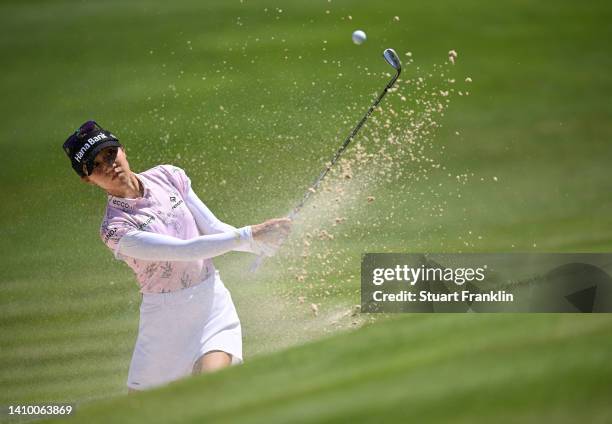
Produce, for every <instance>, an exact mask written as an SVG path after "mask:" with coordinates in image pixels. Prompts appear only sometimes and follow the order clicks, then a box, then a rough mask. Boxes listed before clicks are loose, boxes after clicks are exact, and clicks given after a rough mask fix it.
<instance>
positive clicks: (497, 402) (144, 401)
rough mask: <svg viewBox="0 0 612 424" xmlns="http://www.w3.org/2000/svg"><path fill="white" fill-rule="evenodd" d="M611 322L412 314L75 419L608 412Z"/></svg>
mask: <svg viewBox="0 0 612 424" xmlns="http://www.w3.org/2000/svg"><path fill="white" fill-rule="evenodd" d="M610 324H612V317H610V316H609V315H600V316H576V315H565V316H559V315H537V316H536V315H497V316H496V315H487V314H484V315H480V316H477V315H470V314H468V315H454V314H447V315H443V316H431V315H421V316H412V315H411V316H405V317H402V318H399V319H394V320H390V321H386V322H384V323H380V324H376V325H372V326H367V327H365V328H362V329H360V330H358V331H355V332H353V333H351V334H347V335H343V336H337V337H333V338H329V339H325V340H322V341H319V342H316V343H312V344H308V345H305V346H303V347H299V348H293V349H290V350H288V351H283V352H279V353H275V354H271V355H268V356H265V357H260V358H257V359H255V360H253V361H252V362H251V363H249V364H246V365H244V366H241V367H237V368H234V369H230V370H227V371H222V372H220V373H217V374H213V375H205V376H199V377H197V378H193V379H190V380H188V381H182V382H178V383H176V384H173V385H171V386H169V387H167V388H164V389H161V390H156V391H154V392H149V393H144V394H138V395H137V396H132V397H127V398H126V397H120V398H116V399H113V400H109V401H104V402H100V403H97V404H95V405H91V406H88V407H84V408H83V409H82V410H80V411H79V413H78V414H77V416H76V417H77V419H76V420H67V421H66V422H86V423H98V422H99V423H105V422H125V423H140V422H148V423H174V422H194V423H195V422H249V423H256V422H288V421H290V422H405V421H416V422H434V421H435V422H488V421H491V420H495V421H498V422H509V423H510V422H541V421H542V420H543V419H545V418H547V419H552V420H554V421H557V422H563V423H572V422H602V423H603V422H607V421H608V420H610V419H611V418H612V411H610V408H609V405H608V403H609V402H608V401H609V398H610V395H611V394H612V387H611V386H610V378H611V377H612V366H611V365H610V363H609V360H608V359H609V352H610V349H611V348H612V345H611V343H610V340H612V338H611V337H610V336H611V335H612V331H611V328H612V327H611V326H610ZM527 329H529V330H528V331H527Z"/></svg>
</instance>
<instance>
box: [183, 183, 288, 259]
mask: <svg viewBox="0 0 612 424" xmlns="http://www.w3.org/2000/svg"><path fill="white" fill-rule="evenodd" d="M185 203H186V205H187V207H188V208H189V210H190V211H191V214H192V215H193V218H194V219H195V221H196V225H197V226H198V230H199V231H200V234H219V233H227V232H231V231H236V228H235V227H233V226H231V225H229V224H226V223H224V222H221V221H220V220H219V219H218V218H217V217H216V216H215V215H214V214H213V213H212V212H211V211H210V209H208V208H207V207H206V205H205V204H204V202H202V201H201V200H200V198H199V197H198V195H197V194H195V192H194V191H193V190H192V189H191V188H189V194H188V196H187V199H186V202H185ZM289 226H290V220H288V219H283V218H281V219H276V220H269V221H266V222H265V223H263V224H259V225H255V226H253V231H252V233H251V238H250V242H249V243H246V244H241V245H239V246H236V247H235V248H234V249H232V250H236V251H239V252H249V253H255V254H256V255H264V256H273V255H274V254H275V253H276V250H277V249H278V247H279V246H280V244H281V243H282V242H283V241H284V239H285V238H286V236H287V234H288V233H289Z"/></svg>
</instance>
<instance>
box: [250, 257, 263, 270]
mask: <svg viewBox="0 0 612 424" xmlns="http://www.w3.org/2000/svg"><path fill="white" fill-rule="evenodd" d="M264 258H265V256H264V255H259V256H257V258H255V260H254V261H253V263H252V264H251V267H250V268H249V271H251V272H256V271H257V270H258V269H259V267H260V266H261V264H263V261H264Z"/></svg>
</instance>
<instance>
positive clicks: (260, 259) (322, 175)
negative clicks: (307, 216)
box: [251, 69, 401, 272]
mask: <svg viewBox="0 0 612 424" xmlns="http://www.w3.org/2000/svg"><path fill="white" fill-rule="evenodd" d="M400 72H401V70H399V69H398V70H397V71H396V73H395V75H394V76H393V78H392V79H391V81H389V83H387V85H386V86H385V88H384V90H383V91H382V92H381V93H380V94H379V95H378V97H377V98H376V100H374V103H372V105H371V106H370V108H369V109H368V111H367V112H366V114H365V115H364V116H363V118H361V120H360V121H359V122H358V123H357V125H356V126H355V128H353V131H351V133H350V134H349V136H348V137H347V138H346V140H344V143H342V146H340V148H339V149H338V151H337V152H336V154H334V156H333V157H332V159H331V161H330V162H329V164H328V165H327V166H326V167H325V168H323V170H322V171H321V173H320V174H319V176H318V177H317V179H316V180H315V181H314V183H312V185H311V186H310V188H309V189H308V190H307V191H306V193H305V194H304V197H303V198H302V201H301V202H300V203H299V204H298V205H297V206H296V207H295V208H293V210H292V211H291V212H290V213H289V215H288V216H287V217H288V218H289V219H293V218H294V217H295V216H296V215H297V213H298V212H299V211H300V210H301V209H302V207H303V206H304V204H305V203H306V201H307V200H308V198H309V197H310V195H311V194H312V193H313V191H316V189H317V188H318V187H319V185H320V184H321V181H323V178H325V176H326V175H327V173H328V172H329V170H330V169H331V167H332V166H333V165H334V164H335V163H336V162H337V161H338V158H339V157H340V155H341V154H342V152H344V151H345V150H346V148H347V147H348V145H349V144H350V143H351V141H352V140H353V138H355V136H356V135H357V133H358V132H359V130H360V129H361V127H362V126H363V124H364V123H365V121H366V120H367V119H368V117H369V116H370V115H371V114H372V112H373V111H374V109H375V108H376V106H378V104H379V103H380V102H381V100H382V99H383V97H385V95H386V94H387V91H389V89H390V88H391V87H393V84H395V81H397V78H398V77H399V75H400ZM311 189H312V190H311ZM263 260H264V256H263V255H260V256H258V257H257V259H255V261H254V262H253V263H252V265H251V272H255V271H256V270H257V269H258V268H259V267H260V266H261V264H262V263H263Z"/></svg>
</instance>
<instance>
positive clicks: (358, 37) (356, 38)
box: [353, 29, 368, 44]
mask: <svg viewBox="0 0 612 424" xmlns="http://www.w3.org/2000/svg"><path fill="white" fill-rule="evenodd" d="M367 38H368V37H366V33H365V32H363V31H362V30H360V29H358V30H357V31H355V32H353V43H355V44H363V42H364V41H365V40H366V39H367Z"/></svg>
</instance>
